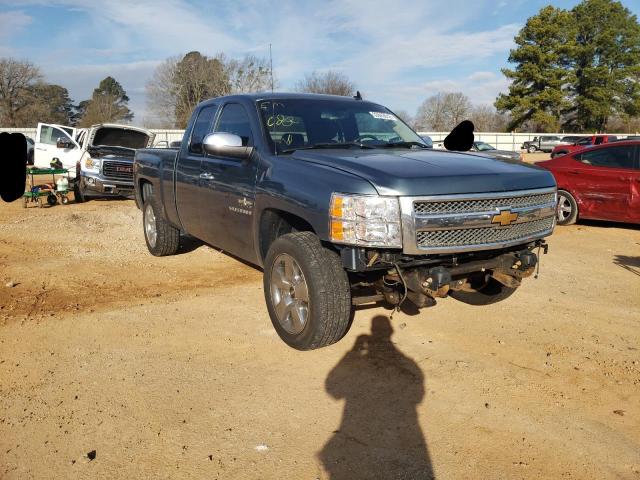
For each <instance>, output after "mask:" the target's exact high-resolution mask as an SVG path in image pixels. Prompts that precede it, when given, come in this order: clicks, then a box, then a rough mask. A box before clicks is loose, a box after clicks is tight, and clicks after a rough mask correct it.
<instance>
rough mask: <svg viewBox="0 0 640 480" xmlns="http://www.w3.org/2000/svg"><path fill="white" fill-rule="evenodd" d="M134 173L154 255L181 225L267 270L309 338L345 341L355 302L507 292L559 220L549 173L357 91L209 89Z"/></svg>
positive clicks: (286, 313)
mask: <svg viewBox="0 0 640 480" xmlns="http://www.w3.org/2000/svg"><path fill="white" fill-rule="evenodd" d="M134 184H135V193H136V202H137V204H138V206H139V208H141V209H142V211H143V227H144V235H145V239H146V243H147V247H148V249H149V251H150V252H151V253H152V254H153V255H156V256H161V255H170V254H173V253H175V252H176V251H177V250H178V247H179V243H180V237H181V232H185V233H187V234H190V235H192V236H194V237H196V238H198V239H201V240H203V241H204V242H206V243H208V244H211V245H213V246H215V247H218V248H220V249H222V250H224V251H226V252H229V253H230V254H232V255H234V256H236V257H239V258H240V259H243V260H245V261H247V262H249V263H252V264H255V265H257V266H259V267H262V269H263V271H264V275H263V278H264V295H265V300H266V304H267V309H268V312H269V316H270V318H271V321H272V323H273V326H274V328H275V329H276V331H277V333H278V334H279V335H280V337H281V338H282V340H284V341H285V342H286V343H287V344H288V345H290V346H292V347H294V348H297V349H300V350H308V349H314V348H319V347H323V346H326V345H330V344H332V343H334V342H336V341H338V340H339V339H340V338H341V337H342V336H343V335H344V334H345V333H346V332H347V330H348V329H349V326H350V324H351V319H352V313H353V309H354V305H360V304H365V303H374V302H382V301H386V302H388V303H389V304H391V305H393V306H395V307H396V308H398V307H399V306H400V305H402V304H403V303H404V302H412V303H413V304H414V305H415V307H418V308H421V307H426V306H430V305H434V304H435V302H436V300H435V299H436V298H443V297H447V296H451V297H453V298H455V299H457V300H459V301H462V302H465V303H468V304H471V305H487V304H490V303H494V302H498V301H500V300H504V299H506V298H507V297H509V296H510V295H511V294H513V293H514V292H515V291H516V289H517V288H518V287H519V285H520V283H521V281H522V279H523V278H525V277H527V276H529V275H531V274H532V273H533V270H534V268H535V266H536V264H537V261H538V256H537V254H536V249H537V253H539V251H540V248H546V244H545V242H544V238H545V237H546V236H548V235H550V234H551V233H552V231H553V229H554V226H555V206H556V183H555V181H554V179H553V175H552V174H551V173H550V172H548V171H545V170H543V169H540V168H537V167H534V166H530V165H525V164H523V163H520V162H517V161H504V160H497V159H493V158H488V157H484V156H478V155H473V154H468V153H454V152H450V151H437V150H432V149H429V148H426V146H425V144H424V142H423V140H422V139H421V138H420V137H419V136H418V135H417V134H416V133H415V132H414V131H413V130H411V128H409V127H408V126H407V125H406V124H405V123H404V122H403V121H402V120H400V119H399V118H398V117H397V116H396V115H394V114H393V113H392V112H391V111H390V110H388V109H386V108H385V107H383V106H381V105H378V104H375V103H371V102H368V101H363V100H362V99H360V98H348V97H337V96H327V95H312V94H251V95H237V96H228V97H221V98H215V99H212V100H208V101H205V102H203V103H201V104H200V105H198V106H197V107H196V109H195V111H194V112H193V115H192V117H191V120H190V121H189V124H188V127H187V130H186V132H185V135H184V138H183V141H182V145H181V146H180V148H179V149H178V150H171V149H141V150H137V151H136V155H135V161H134ZM194 275H197V272H194Z"/></svg>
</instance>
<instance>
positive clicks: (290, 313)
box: [263, 232, 351, 350]
mask: <svg viewBox="0 0 640 480" xmlns="http://www.w3.org/2000/svg"><path fill="white" fill-rule="evenodd" d="M263 283H264V295H265V300H266V302H267V310H268V311H269V317H271V323H272V324H273V326H274V328H275V329H276V332H277V333H278V335H279V336H280V338H281V339H282V340H283V341H284V342H285V343H286V344H287V345H289V346H290V347H293V348H295V349H297V350H313V349H316V348H321V347H325V346H327V345H331V344H332V343H335V342H337V341H338V340H340V339H341V338H342V337H343V336H344V335H345V334H346V333H347V331H348V330H349V326H350V322H351V288H350V285H349V279H348V277H347V273H346V272H345V270H344V268H343V267H342V262H341V261H340V257H339V256H338V255H337V254H336V253H335V252H333V251H332V250H329V249H327V248H325V247H323V246H322V244H321V243H320V240H319V239H318V237H317V236H316V235H314V234H313V233H311V232H295V233H289V234H287V235H283V236H281V237H279V238H277V239H276V240H275V241H274V242H273V244H272V245H271V247H270V248H269V252H268V253H267V257H266V259H265V264H264V279H263Z"/></svg>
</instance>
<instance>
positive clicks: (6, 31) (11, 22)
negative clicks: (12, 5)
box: [0, 10, 33, 38]
mask: <svg viewBox="0 0 640 480" xmlns="http://www.w3.org/2000/svg"><path fill="white" fill-rule="evenodd" d="M32 20H33V19H32V18H31V17H30V16H29V15H27V14H26V13H24V12H23V11H20V10H13V11H9V12H0V38H2V37H10V36H12V35H14V34H16V33H18V32H19V31H21V30H22V29H24V28H25V27H27V26H28V25H29V24H31V22H32Z"/></svg>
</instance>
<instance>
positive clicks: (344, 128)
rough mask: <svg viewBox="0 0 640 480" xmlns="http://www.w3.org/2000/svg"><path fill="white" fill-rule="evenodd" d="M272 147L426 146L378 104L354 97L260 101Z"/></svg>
mask: <svg viewBox="0 0 640 480" xmlns="http://www.w3.org/2000/svg"><path fill="white" fill-rule="evenodd" d="M257 104H258V105H257V106H258V111H259V112H260V115H261V117H262V125H263V128H264V129H265V131H266V132H267V138H268V139H269V140H270V142H271V144H272V145H271V146H272V148H274V149H275V151H277V152H278V153H287V152H292V151H294V150H300V149H311V148H392V147H397V148H412V147H413V148H427V146H426V145H425V143H424V141H423V140H422V139H421V138H420V137H419V136H418V134H416V133H415V132H414V131H413V130H411V128H409V127H408V126H407V124H405V123H404V122H403V121H402V120H400V119H399V118H398V117H396V116H395V115H394V114H393V113H391V112H390V111H389V110H387V109H386V108H384V107H381V106H380V105H376V104H374V103H369V102H363V101H353V100H346V99H345V100H320V99H282V100H260V101H258V102H257Z"/></svg>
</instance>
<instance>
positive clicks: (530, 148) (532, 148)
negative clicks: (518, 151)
mask: <svg viewBox="0 0 640 480" xmlns="http://www.w3.org/2000/svg"><path fill="white" fill-rule="evenodd" d="M537 150H538V148H537V147H536V146H535V145H529V146H528V147H527V152H529V153H536V151H537Z"/></svg>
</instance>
